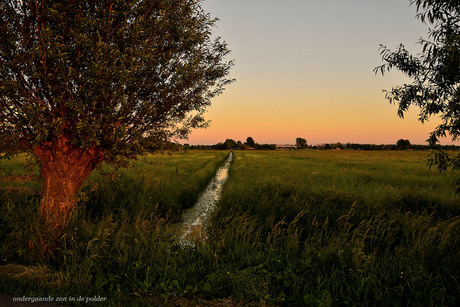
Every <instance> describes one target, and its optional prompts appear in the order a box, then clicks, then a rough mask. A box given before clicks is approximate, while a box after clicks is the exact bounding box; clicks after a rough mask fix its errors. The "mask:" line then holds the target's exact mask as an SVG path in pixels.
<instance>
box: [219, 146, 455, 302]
mask: <svg viewBox="0 0 460 307" xmlns="http://www.w3.org/2000/svg"><path fill="white" fill-rule="evenodd" d="M426 155H427V153H424V152H333V151H327V152H317V151H314V152H313V151H302V152H237V153H236V155H235V161H234V165H233V168H232V169H231V173H230V177H229V179H228V182H227V185H226V187H225V190H224V193H223V198H222V200H221V203H220V206H219V208H218V211H217V212H216V214H215V216H214V220H213V222H214V223H213V228H212V233H213V235H212V236H211V237H212V241H213V243H210V244H216V246H220V252H219V253H220V254H228V255H229V257H230V260H229V261H228V263H230V264H231V266H232V267H231V270H232V271H233V272H234V274H235V275H236V276H238V275H239V274H243V275H244V276H245V274H247V272H252V276H253V278H256V277H258V278H261V279H262V280H263V281H260V280H259V282H258V283H256V284H255V285H257V284H260V286H252V288H254V287H256V288H257V289H252V288H251V287H244V289H239V288H238V286H236V283H235V287H236V288H233V290H235V289H239V290H241V291H242V292H240V295H241V296H242V297H243V296H248V295H249V296H250V297H256V296H257V295H256V294H255V293H264V294H265V297H267V298H268V297H269V298H271V299H272V300H274V301H275V302H280V301H283V299H284V301H285V302H289V304H312V305H317V304H323V303H324V304H365V305H374V304H382V305H394V304H403V305H426V304H427V305H442V304H447V305H455V304H457V303H458V300H459V292H458V290H459V288H458V281H459V277H460V238H459V236H458V233H460V219H459V217H458V213H459V211H460V197H459V196H458V195H456V194H454V193H453V189H452V187H451V185H450V183H451V182H452V176H454V174H450V173H447V174H440V173H438V172H433V171H432V172H430V171H429V170H428V169H427V166H426V165H425V163H424V157H425V156H426ZM230 251H231V252H230ZM245 289H246V290H245ZM248 289H252V290H248ZM233 290H229V292H232V291H233ZM245 291H250V293H245ZM258 298H259V299H260V295H258Z"/></svg>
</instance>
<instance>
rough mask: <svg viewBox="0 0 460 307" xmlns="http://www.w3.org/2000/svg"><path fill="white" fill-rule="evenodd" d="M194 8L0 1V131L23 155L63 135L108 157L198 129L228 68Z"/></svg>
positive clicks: (191, 4)
mask: <svg viewBox="0 0 460 307" xmlns="http://www.w3.org/2000/svg"><path fill="white" fill-rule="evenodd" d="M200 2H201V1H199V0H191V1H180V0H162V1H154V0H143V1H138V0H131V1H121V0H113V1H70V0H68V1H65V0H64V1H51V0H34V1H2V3H1V4H0V5H1V6H0V12H1V13H0V35H1V40H0V117H1V119H2V120H1V122H0V133H1V134H2V136H3V137H4V138H8V139H9V142H10V144H11V145H13V144H15V145H16V147H22V148H26V149H29V150H31V149H33V148H34V147H35V146H37V145H39V144H45V143H46V142H52V141H53V140H55V139H56V138H58V137H59V136H61V135H66V136H67V137H68V139H69V142H70V143H71V144H72V146H76V147H79V148H85V149H89V148H94V149H97V150H100V151H101V152H103V153H104V159H109V158H114V157H117V156H130V155H132V154H135V153H138V152H139V150H141V149H142V147H143V146H142V142H141V140H142V139H144V138H146V137H151V138H152V139H154V140H159V139H171V138H173V137H179V138H180V137H184V136H186V135H187V133H188V132H189V131H190V129H191V128H196V127H202V126H205V125H206V121H205V120H204V119H203V116H202V115H203V112H204V110H205V108H206V107H207V106H208V105H209V104H210V98H212V97H213V96H215V95H217V94H220V93H221V92H222V90H223V89H224V86H225V85H226V84H228V83H229V82H231V80H229V79H227V78H226V76H227V75H228V73H229V69H230V67H231V66H232V62H231V61H225V56H226V55H227V54H228V53H229V50H228V48H227V45H226V44H225V42H222V41H221V40H219V39H216V40H213V39H212V37H211V29H212V27H213V26H214V24H215V22H216V19H212V18H211V17H210V15H209V14H207V13H205V12H204V11H203V10H202V8H201V6H200Z"/></svg>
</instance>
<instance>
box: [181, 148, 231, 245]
mask: <svg viewBox="0 0 460 307" xmlns="http://www.w3.org/2000/svg"><path fill="white" fill-rule="evenodd" d="M232 160H233V152H232V151H230V154H229V155H228V158H227V160H225V162H224V164H223V165H222V166H221V167H219V169H218V170H217V172H216V175H215V176H214V178H213V179H211V181H210V182H209V184H208V186H207V187H206V189H205V190H204V191H203V193H202V194H201V195H200V197H199V198H198V200H197V202H196V203H195V205H194V206H193V207H192V208H190V209H187V210H185V211H184V214H183V217H182V223H181V236H180V239H179V244H180V245H181V246H190V247H195V242H197V241H201V240H204V239H206V226H207V224H208V222H209V219H210V218H211V215H212V213H213V212H214V210H215V209H216V204H217V202H218V201H219V199H220V196H221V192H222V186H223V185H224V183H225V181H227V178H228V170H229V168H230V165H231V163H232Z"/></svg>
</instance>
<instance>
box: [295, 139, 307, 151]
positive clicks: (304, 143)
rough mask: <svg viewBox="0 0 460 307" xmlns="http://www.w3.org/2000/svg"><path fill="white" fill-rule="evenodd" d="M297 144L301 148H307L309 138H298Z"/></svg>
mask: <svg viewBox="0 0 460 307" xmlns="http://www.w3.org/2000/svg"><path fill="white" fill-rule="evenodd" d="M295 146H296V147H298V148H301V149H305V148H307V140H306V139H304V138H300V137H299V138H296V139H295Z"/></svg>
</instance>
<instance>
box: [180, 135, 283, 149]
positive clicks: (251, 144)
mask: <svg viewBox="0 0 460 307" xmlns="http://www.w3.org/2000/svg"><path fill="white" fill-rule="evenodd" d="M183 148H184V149H217V150H229V149H235V150H250V149H259V150H275V149H276V144H258V143H256V142H255V141H254V139H253V138H252V137H248V138H247V139H246V142H244V143H243V142H241V141H235V140H233V139H226V140H225V141H224V142H219V143H217V144H214V145H189V144H184V145H183Z"/></svg>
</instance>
